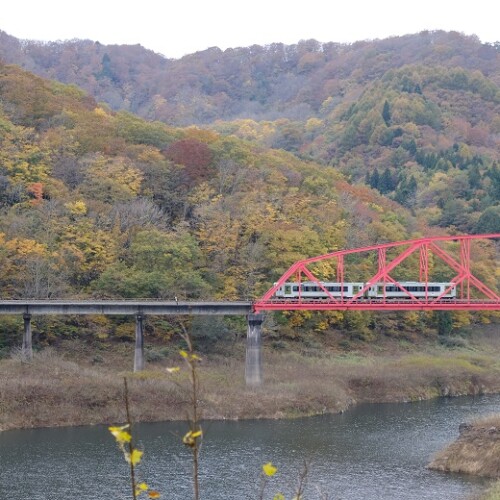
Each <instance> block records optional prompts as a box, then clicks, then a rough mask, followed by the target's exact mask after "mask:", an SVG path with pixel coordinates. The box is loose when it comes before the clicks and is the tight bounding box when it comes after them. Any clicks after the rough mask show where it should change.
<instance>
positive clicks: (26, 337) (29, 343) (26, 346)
mask: <svg viewBox="0 0 500 500" xmlns="http://www.w3.org/2000/svg"><path fill="white" fill-rule="evenodd" d="M23 320H24V333H23V346H22V348H21V352H22V356H23V360H24V361H31V360H32V359H33V335H32V332H31V314H28V313H24V314H23Z"/></svg>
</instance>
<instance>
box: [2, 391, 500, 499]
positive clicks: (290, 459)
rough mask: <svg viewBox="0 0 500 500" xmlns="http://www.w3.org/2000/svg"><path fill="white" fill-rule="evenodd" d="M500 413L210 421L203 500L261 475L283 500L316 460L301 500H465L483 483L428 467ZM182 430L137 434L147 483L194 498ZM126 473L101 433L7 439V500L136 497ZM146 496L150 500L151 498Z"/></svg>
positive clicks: (375, 412) (457, 407)
mask: <svg viewBox="0 0 500 500" xmlns="http://www.w3.org/2000/svg"><path fill="white" fill-rule="evenodd" d="M493 412H496V413H500V395H493V396H480V397H476V398H472V397H463V398H450V399H438V400H433V401H425V402H419V403H411V404H376V405H363V406H359V407H357V408H355V409H353V410H351V411H349V412H346V413H344V414H341V415H325V416H320V417H312V418H302V419H296V420H282V421H275V420H260V421H241V422H231V421H225V422H206V423H205V424H204V430H205V438H204V442H203V446H202V450H201V473H200V484H201V493H202V494H201V498H202V499H205V500H238V499H256V498H258V494H259V488H260V479H261V476H260V474H261V472H260V471H261V466H262V465H263V464H264V463H266V462H269V461H271V462H273V464H275V465H276V466H277V467H278V472H277V474H276V475H275V476H274V477H272V478H270V479H269V481H268V484H267V485H266V494H265V498H266V499H268V498H272V497H273V495H274V494H275V493H277V492H278V491H280V492H282V493H284V494H285V496H286V498H287V500H288V499H290V498H291V497H292V496H293V495H292V493H293V488H294V487H295V486H296V484H297V477H298V474H299V472H300V471H301V469H302V468H303V463H304V461H307V463H308V469H309V472H308V476H307V487H306V495H305V499H323V498H328V499H330V500H339V499H345V500H348V499H349V500H351V499H353V500H356V499H359V500H361V499H363V500H375V499H376V500H380V499H384V500H392V499H393V500H396V499H397V500H403V499H404V500H411V499H415V500H417V499H418V500H423V499H433V500H439V499H442V500H445V499H446V500H451V499H466V498H468V497H469V496H470V495H471V494H473V493H474V492H477V491H479V490H480V489H481V488H483V487H484V486H485V485H486V484H487V483H486V481H484V480H480V479H477V478H472V477H465V476H460V475H450V474H444V473H439V472H434V471H429V470H427V469H426V467H425V466H426V464H427V463H428V462H429V459H430V457H431V456H432V454H433V453H434V452H436V451H438V450H440V449H441V448H442V447H443V446H444V445H445V444H447V443H448V442H450V441H452V440H453V439H455V437H456V436H457V434H458V425H459V423H461V422H463V421H466V420H470V419H473V418H475V417H478V416H481V415H485V414H490V413H493ZM185 431H186V424H185V423H182V422H177V423H154V424H140V425H137V426H135V433H136V435H137V437H138V440H139V442H140V445H141V447H142V448H143V449H144V457H143V461H142V463H141V464H140V466H139V475H140V479H141V480H145V481H146V482H148V484H150V485H151V486H152V487H154V488H157V489H158V490H160V492H162V497H161V498H162V499H165V500H166V499H168V500H177V499H178V500H184V499H189V498H192V495H191V483H190V461H189V455H188V451H187V449H185V447H184V446H183V445H182V444H181V442H180V441H181V437H182V435H184V433H185ZM127 472H128V470H127V465H126V463H125V461H124V460H123V456H121V453H120V451H119V450H118V448H117V445H116V443H115V441H114V439H113V437H112V436H111V435H110V433H109V432H108V430H107V427H105V426H94V427H90V426H89V427H70V428H59V429H35V430H19V431H7V432H3V433H0V478H1V479H0V499H1V500H73V499H74V500H109V499H113V500H121V499H124V500H125V499H130V498H131V495H130V492H129V486H128V475H127ZM141 498H146V496H145V495H143V496H142V497H141Z"/></svg>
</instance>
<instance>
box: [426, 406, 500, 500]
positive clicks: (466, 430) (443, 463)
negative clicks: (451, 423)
mask: <svg viewBox="0 0 500 500" xmlns="http://www.w3.org/2000/svg"><path fill="white" fill-rule="evenodd" d="M459 433H460V434H459V437H458V438H457V439H456V440H455V441H454V442H453V443H451V444H449V445H448V446H447V447H446V448H445V449H443V450H441V451H440V452H438V453H437V454H436V455H435V456H434V457H433V459H432V461H431V463H430V464H429V465H428V467H429V469H432V470H437V471H442V472H454V473H459V474H471V475H474V476H481V477H487V478H492V479H497V481H496V482H495V483H494V484H493V485H492V486H490V487H489V488H488V489H487V490H486V491H485V492H484V493H483V494H482V495H480V496H478V497H475V500H500V480H499V479H500V415H490V416H487V417H484V418H481V419H478V420H476V421H473V422H464V423H463V424H461V425H460V427H459Z"/></svg>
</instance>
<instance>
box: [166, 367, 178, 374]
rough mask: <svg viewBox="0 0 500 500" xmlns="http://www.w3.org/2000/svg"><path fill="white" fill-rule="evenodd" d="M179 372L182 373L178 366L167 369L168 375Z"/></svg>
mask: <svg viewBox="0 0 500 500" xmlns="http://www.w3.org/2000/svg"><path fill="white" fill-rule="evenodd" d="M178 371H180V368H179V367H178V366H174V367H172V368H167V372H168V373H177V372H178Z"/></svg>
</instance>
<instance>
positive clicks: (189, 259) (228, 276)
mask: <svg viewBox="0 0 500 500" xmlns="http://www.w3.org/2000/svg"><path fill="white" fill-rule="evenodd" d="M0 61H2V62H1V63H0V210H1V220H0V261H1V263H2V269H3V271H4V272H3V273H2V274H1V276H0V282H1V287H2V290H3V292H2V295H3V297H5V298H19V297H30V298H51V297H52V298H53V297H70V296H71V297H88V296H97V297H127V298H130V297H150V298H170V299H171V298H173V296H174V295H176V296H178V297H180V298H188V299H189V298H224V299H236V298H245V299H252V298H255V297H258V296H259V295H260V294H262V293H263V292H264V291H265V290H266V289H267V288H268V286H269V285H270V284H271V283H272V282H273V280H275V279H276V278H277V277H279V276H280V275H281V273H282V272H283V271H284V270H285V269H286V268H287V267H288V266H289V265H290V264H292V263H293V262H294V261H296V260H298V259H301V258H305V257H310V256H312V255H317V254H322V253H325V252H327V251H331V250H334V249H341V248H352V247H356V246H363V245H368V244H374V243H380V242H387V241H397V240H402V239H406V238H410V237H418V236H422V235H431V234H436V235H441V234H445V233H450V232H452V233H453V232H467V233H469V232H472V233H489V232H500V147H499V146H500V144H499V141H500V113H499V106H500V90H499V83H500V64H499V46H498V45H485V44H481V43H480V42H479V41H478V40H477V39H476V38H475V37H465V36H463V35H460V34H458V33H444V32H423V33H420V34H418V35H408V36H405V37H397V38H391V39H387V40H378V41H372V42H358V43H355V44H352V45H342V44H335V43H327V44H320V43H318V42H316V41H314V40H309V41H302V42H300V43H298V44H297V45H293V46H285V45H283V44H274V45H271V46H266V47H260V46H252V47H248V48H238V49H228V50H225V51H221V50H219V49H217V48H212V49H208V50H207V51H203V52H199V53H196V54H192V55H189V56H185V57H183V58H182V59H179V60H167V59H165V58H163V57H162V56H160V55H158V54H154V53H153V52H151V51H147V50H145V49H143V48H142V47H140V46H132V47H130V46H104V45H101V44H99V43H98V42H90V41H78V40H74V41H68V42H57V43H44V44H41V43H37V42H29V41H19V40H17V39H15V38H13V37H10V36H9V35H7V34H5V33H1V32H0ZM35 74H37V75H38V76H35ZM139 116H142V118H140V117H139ZM475 251H476V254H475V258H477V261H478V263H477V269H475V272H476V273H477V274H478V275H479V276H480V277H481V279H484V281H485V282H487V283H488V284H489V285H490V286H491V287H492V288H497V289H498V282H499V280H500V276H499V275H498V269H497V268H496V267H495V262H496V261H495V254H494V248H493V247H492V246H488V245H483V246H480V247H478V248H477V249H476V250H475ZM373 265H375V263H373V262H369V261H360V262H356V263H353V266H352V273H354V274H356V273H359V276H362V275H363V271H364V270H366V269H368V268H369V267H370V266H373ZM408 266H409V267H408V268H407V269H403V270H402V272H410V271H411V269H410V268H411V266H412V263H411V261H410V262H409V263H408ZM166 270H168V272H166ZM432 272H433V273H435V276H437V277H441V279H446V278H445V271H444V269H443V266H442V265H441V264H440V263H438V262H436V263H433V269H432ZM318 273H322V276H325V277H326V276H328V275H329V273H330V274H331V273H332V270H331V269H328V268H325V269H319V270H318ZM354 274H353V276H352V278H354ZM347 279H349V277H347ZM306 316H307V315H303V314H302V315H301V314H297V315H294V316H293V318H292V320H290V323H289V324H291V325H292V326H295V327H297V326H300V325H302V324H303V323H304V321H306V320H307V318H306ZM412 318H413V319H412V320H411V321H413V322H414V325H417V323H418V321H417V319H416V315H413V316H412ZM315 321H316V323H314V324H315V326H314V327H315V328H320V329H321V328H327V327H328V325H329V324H336V323H339V322H340V323H342V322H344V323H343V324H344V326H349V325H350V326H351V327H352V328H357V329H358V330H359V331H363V328H365V329H366V328H367V325H370V324H372V326H373V324H374V323H373V317H372V316H371V315H366V316H364V317H363V318H361V317H358V316H357V315H349V314H341V313H338V314H337V313H336V314H332V315H330V316H328V318H327V319H325V318H322V319H321V320H315ZM455 321H456V322H457V323H460V322H466V321H468V315H467V314H461V313H460V314H459V313H457V314H456V315H455ZM0 347H1V346H0Z"/></svg>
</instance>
